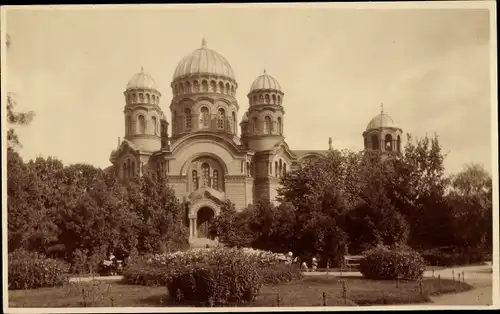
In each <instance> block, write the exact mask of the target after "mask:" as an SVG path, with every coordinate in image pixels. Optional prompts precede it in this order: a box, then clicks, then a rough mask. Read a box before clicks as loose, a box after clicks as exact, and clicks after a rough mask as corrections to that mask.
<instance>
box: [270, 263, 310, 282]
mask: <svg viewBox="0 0 500 314" xmlns="http://www.w3.org/2000/svg"><path fill="white" fill-rule="evenodd" d="M302 278H304V275H303V274H302V272H301V271H300V268H299V267H297V266H295V265H285V264H277V265H274V266H271V267H268V268H264V269H263V270H262V283H263V284H264V285H278V284H281V283H287V282H292V281H295V280H301V279H302Z"/></svg>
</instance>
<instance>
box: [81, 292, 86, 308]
mask: <svg viewBox="0 0 500 314" xmlns="http://www.w3.org/2000/svg"><path fill="white" fill-rule="evenodd" d="M82 296H83V307H87V297H86V295H85V288H82Z"/></svg>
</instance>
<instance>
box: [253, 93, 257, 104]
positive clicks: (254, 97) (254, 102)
mask: <svg viewBox="0 0 500 314" xmlns="http://www.w3.org/2000/svg"><path fill="white" fill-rule="evenodd" d="M256 103H257V95H253V105H255V104H256Z"/></svg>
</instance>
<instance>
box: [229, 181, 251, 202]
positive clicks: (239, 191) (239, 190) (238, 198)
mask: <svg viewBox="0 0 500 314" xmlns="http://www.w3.org/2000/svg"><path fill="white" fill-rule="evenodd" d="M225 186H226V197H227V198H228V199H229V200H231V202H233V203H234V205H235V207H236V209H237V210H240V209H243V208H245V207H246V206H247V205H248V203H249V202H248V199H249V197H250V198H251V195H250V196H249V195H248V194H247V190H246V177H245V176H235V177H229V178H226V182H225Z"/></svg>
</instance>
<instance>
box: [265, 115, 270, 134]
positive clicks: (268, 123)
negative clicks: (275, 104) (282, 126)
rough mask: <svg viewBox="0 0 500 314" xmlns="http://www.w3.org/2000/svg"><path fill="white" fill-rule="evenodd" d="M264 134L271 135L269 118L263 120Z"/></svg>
mask: <svg viewBox="0 0 500 314" xmlns="http://www.w3.org/2000/svg"><path fill="white" fill-rule="evenodd" d="M264 133H266V134H271V117H270V116H266V117H265V118H264Z"/></svg>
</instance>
